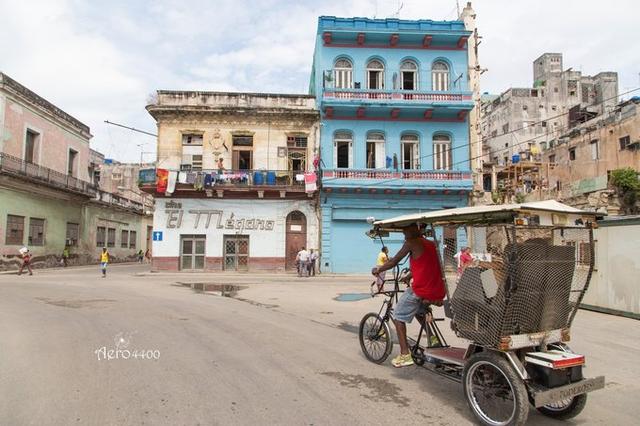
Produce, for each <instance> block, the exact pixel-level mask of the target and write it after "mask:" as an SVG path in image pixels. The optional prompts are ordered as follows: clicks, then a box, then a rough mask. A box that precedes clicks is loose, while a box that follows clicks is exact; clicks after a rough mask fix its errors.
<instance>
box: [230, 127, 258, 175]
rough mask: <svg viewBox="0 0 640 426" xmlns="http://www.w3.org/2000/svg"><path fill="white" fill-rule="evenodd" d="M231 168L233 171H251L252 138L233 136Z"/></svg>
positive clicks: (248, 136)
mask: <svg viewBox="0 0 640 426" xmlns="http://www.w3.org/2000/svg"><path fill="white" fill-rule="evenodd" d="M232 144H233V146H232V149H233V152H232V153H231V163H232V164H231V166H232V167H233V169H234V170H251V169H253V136H250V135H233V139H232Z"/></svg>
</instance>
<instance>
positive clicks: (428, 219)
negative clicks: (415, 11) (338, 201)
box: [372, 200, 603, 232]
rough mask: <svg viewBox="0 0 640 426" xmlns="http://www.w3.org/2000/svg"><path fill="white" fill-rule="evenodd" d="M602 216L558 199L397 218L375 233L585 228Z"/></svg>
mask: <svg viewBox="0 0 640 426" xmlns="http://www.w3.org/2000/svg"><path fill="white" fill-rule="evenodd" d="M602 215H603V214H602V213H597V212H588V211H583V210H580V209H576V208H574V207H571V206H568V205H566V204H562V203H560V202H558V201H555V200H547V201H536V202H531V203H521V204H500V205H489V206H474V207H461V208H455V209H444V210H437V211H430V212H423V213H414V214H408V215H403V216H396V217H393V218H390V219H385V220H378V221H375V222H374V223H373V230H372V231H374V232H376V231H391V232H393V231H400V230H402V228H404V227H406V226H408V225H411V224H414V223H420V224H432V225H434V226H441V225H455V224H459V225H479V224H483V223H484V224H487V225H488V224H499V223H504V224H514V225H516V224H519V225H532V226H533V225H535V226H568V227H580V226H583V227H584V226H586V224H587V223H594V222H595V217H596V216H602ZM536 216H538V217H539V218H540V221H539V222H536ZM527 217H529V218H533V219H534V223H529V221H524V219H525V218H527ZM516 218H521V219H523V221H522V222H521V223H517V222H516V221H515V219H516ZM576 221H577V223H576Z"/></svg>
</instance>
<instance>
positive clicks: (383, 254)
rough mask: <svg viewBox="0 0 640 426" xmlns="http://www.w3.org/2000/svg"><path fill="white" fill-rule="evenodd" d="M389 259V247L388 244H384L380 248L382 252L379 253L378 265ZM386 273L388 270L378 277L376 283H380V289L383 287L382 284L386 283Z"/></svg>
mask: <svg viewBox="0 0 640 426" xmlns="http://www.w3.org/2000/svg"><path fill="white" fill-rule="evenodd" d="M388 261H389V249H388V248H387V247H386V246H382V248H381V249H380V253H378V260H376V266H382V265H384V264H385V263H387V262H388ZM385 275H386V271H383V272H381V273H379V274H378V275H377V277H376V284H377V285H378V289H379V290H380V289H382V285H383V284H384V277H385Z"/></svg>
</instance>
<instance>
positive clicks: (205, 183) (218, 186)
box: [140, 169, 315, 198]
mask: <svg viewBox="0 0 640 426" xmlns="http://www.w3.org/2000/svg"><path fill="white" fill-rule="evenodd" d="M151 170H152V169H147V170H141V171H140V188H141V189H142V190H143V191H144V192H147V193H152V194H154V195H156V196H163V195H166V194H165V193H158V192H157V184H156V181H155V180H154V179H152V176H153V177H155V169H153V171H154V173H153V175H152V174H151ZM171 172H173V173H177V182H176V186H175V190H174V192H173V193H172V194H171V196H173V197H179V196H184V197H191V198H198V197H205V196H206V197H212V196H217V197H218V198H222V197H226V196H232V197H239V198H252V197H255V196H257V197H258V198H278V197H279V198H287V197H300V196H302V197H306V196H311V195H312V194H313V193H314V192H315V191H311V192H309V193H306V188H305V182H304V172H300V171H292V170H223V171H219V170H198V171H194V170H192V171H170V173H171ZM143 175H144V177H143Z"/></svg>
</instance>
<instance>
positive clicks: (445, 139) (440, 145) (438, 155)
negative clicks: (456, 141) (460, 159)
mask: <svg viewBox="0 0 640 426" xmlns="http://www.w3.org/2000/svg"><path fill="white" fill-rule="evenodd" d="M433 168H434V169H435V170H451V138H450V137H449V136H447V135H442V134H440V135H438V134H437V135H434V136H433Z"/></svg>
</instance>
